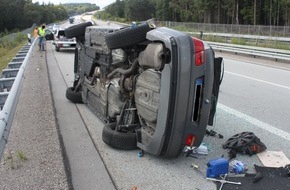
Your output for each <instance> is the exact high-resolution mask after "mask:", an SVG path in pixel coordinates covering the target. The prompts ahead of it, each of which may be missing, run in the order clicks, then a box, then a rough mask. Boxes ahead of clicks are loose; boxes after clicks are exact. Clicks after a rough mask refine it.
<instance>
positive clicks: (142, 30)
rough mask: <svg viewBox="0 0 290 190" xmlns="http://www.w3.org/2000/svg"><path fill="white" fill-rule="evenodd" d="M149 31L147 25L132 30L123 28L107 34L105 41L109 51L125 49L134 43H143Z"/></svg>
mask: <svg viewBox="0 0 290 190" xmlns="http://www.w3.org/2000/svg"><path fill="white" fill-rule="evenodd" d="M150 30H151V28H150V26H149V24H147V23H144V24H141V25H138V26H137V27H133V28H124V29H121V30H119V31H116V32H113V33H110V34H107V35H106V36H105V40H106V43H107V46H108V48H109V49H118V48H126V47H129V46H132V45H135V44H136V43H140V42H144V41H145V40H146V34H147V32H149V31H150Z"/></svg>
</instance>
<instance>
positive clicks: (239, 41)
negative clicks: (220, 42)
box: [231, 38, 246, 45]
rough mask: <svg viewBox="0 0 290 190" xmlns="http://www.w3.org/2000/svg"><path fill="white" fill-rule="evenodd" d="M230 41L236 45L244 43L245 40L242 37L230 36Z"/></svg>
mask: <svg viewBox="0 0 290 190" xmlns="http://www.w3.org/2000/svg"><path fill="white" fill-rule="evenodd" d="M231 43H232V44H238V45H246V40H245V39H243V38H232V39H231Z"/></svg>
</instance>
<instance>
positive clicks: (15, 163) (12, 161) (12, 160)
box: [4, 150, 27, 169]
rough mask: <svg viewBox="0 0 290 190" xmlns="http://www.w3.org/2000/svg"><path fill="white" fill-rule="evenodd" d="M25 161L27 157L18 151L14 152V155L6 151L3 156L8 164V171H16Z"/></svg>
mask: <svg viewBox="0 0 290 190" xmlns="http://www.w3.org/2000/svg"><path fill="white" fill-rule="evenodd" d="M15 154H16V156H15ZM26 160H27V157H26V156H25V154H24V153H23V152H22V151H19V150H18V151H16V153H14V152H12V151H10V150H8V151H7V153H5V156H4V161H5V162H6V163H8V164H9V167H10V169H17V168H19V167H21V165H22V164H23V162H25V161H26Z"/></svg>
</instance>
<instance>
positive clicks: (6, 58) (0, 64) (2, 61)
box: [0, 41, 26, 71]
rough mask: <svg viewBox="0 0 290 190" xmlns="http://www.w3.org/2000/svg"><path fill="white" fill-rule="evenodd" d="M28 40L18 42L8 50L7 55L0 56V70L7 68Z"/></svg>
mask: <svg viewBox="0 0 290 190" xmlns="http://www.w3.org/2000/svg"><path fill="white" fill-rule="evenodd" d="M25 43H26V42H24V41H23V42H22V43H20V44H18V45H17V46H16V47H14V48H13V49H11V50H6V51H5V55H2V56H0V71H2V70H3V69H5V68H6V67H7V65H8V63H10V61H11V60H12V59H13V58H14V57H15V55H16V54H17V53H18V51H19V50H20V49H21V48H22V47H23V46H24V45H25Z"/></svg>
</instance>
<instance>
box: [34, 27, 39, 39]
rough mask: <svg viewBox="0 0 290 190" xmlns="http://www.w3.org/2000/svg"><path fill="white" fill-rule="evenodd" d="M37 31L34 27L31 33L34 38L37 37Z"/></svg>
mask: <svg viewBox="0 0 290 190" xmlns="http://www.w3.org/2000/svg"><path fill="white" fill-rule="evenodd" d="M37 32H38V31H37V29H36V28H35V29H34V30H33V35H34V37H35V38H37V37H38V34H37Z"/></svg>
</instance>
